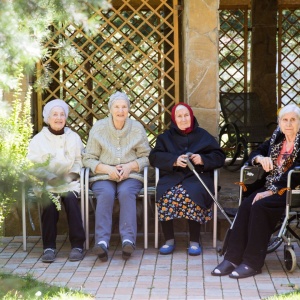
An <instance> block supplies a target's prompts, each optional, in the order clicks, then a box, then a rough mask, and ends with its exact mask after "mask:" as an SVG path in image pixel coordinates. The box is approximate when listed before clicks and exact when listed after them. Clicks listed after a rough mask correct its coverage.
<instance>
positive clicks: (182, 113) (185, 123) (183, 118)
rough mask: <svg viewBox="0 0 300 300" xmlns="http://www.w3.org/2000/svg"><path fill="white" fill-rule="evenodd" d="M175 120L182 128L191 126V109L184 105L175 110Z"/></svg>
mask: <svg viewBox="0 0 300 300" xmlns="http://www.w3.org/2000/svg"><path fill="white" fill-rule="evenodd" d="M175 121H176V124H177V126H178V128H179V129H180V130H185V129H187V128H189V127H190V126H191V115H190V112H189V110H188V109H187V108H186V107H184V106H182V107H180V108H178V109H176V111H175Z"/></svg>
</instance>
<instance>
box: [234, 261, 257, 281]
mask: <svg viewBox="0 0 300 300" xmlns="http://www.w3.org/2000/svg"><path fill="white" fill-rule="evenodd" d="M260 273H261V270H258V271H257V270H254V269H252V268H251V267H249V266H247V265H245V264H240V265H239V266H238V267H237V268H235V269H234V271H233V272H232V273H231V274H230V275H229V277H230V278H234V279H242V278H247V277H251V276H255V275H257V274H260Z"/></svg>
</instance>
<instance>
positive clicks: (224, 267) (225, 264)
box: [211, 259, 235, 276]
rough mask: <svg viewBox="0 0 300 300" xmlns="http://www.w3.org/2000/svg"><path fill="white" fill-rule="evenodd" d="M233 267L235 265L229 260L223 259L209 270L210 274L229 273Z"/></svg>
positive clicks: (220, 274)
mask: <svg viewBox="0 0 300 300" xmlns="http://www.w3.org/2000/svg"><path fill="white" fill-rule="evenodd" d="M234 269H235V266H234V265H233V264H232V263H231V262H230V261H228V260H226V259H224V260H223V261H222V262H221V263H220V264H219V265H218V266H217V267H215V268H214V270H213V271H212V272H211V275H213V276H225V275H229V274H230V273H231V272H232V271H233V270H234ZM218 271H219V272H218Z"/></svg>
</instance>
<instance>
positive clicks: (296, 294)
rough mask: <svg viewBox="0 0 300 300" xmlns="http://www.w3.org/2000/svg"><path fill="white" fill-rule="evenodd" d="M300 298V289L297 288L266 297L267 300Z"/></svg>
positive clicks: (294, 299)
mask: <svg viewBox="0 0 300 300" xmlns="http://www.w3.org/2000/svg"><path fill="white" fill-rule="evenodd" d="M299 299H300V290H295V291H293V292H290V293H287V294H282V295H275V296H271V297H268V298H266V299H265V300H299Z"/></svg>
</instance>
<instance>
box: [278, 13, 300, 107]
mask: <svg viewBox="0 0 300 300" xmlns="http://www.w3.org/2000/svg"><path fill="white" fill-rule="evenodd" d="M278 24H279V26H278V27H279V34H278V35H279V38H278V57H279V62H280V63H279V64H278V102H279V103H278V107H281V106H284V105H287V104H290V103H295V104H300V69H299V66H300V9H280V10H279V18H278Z"/></svg>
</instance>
